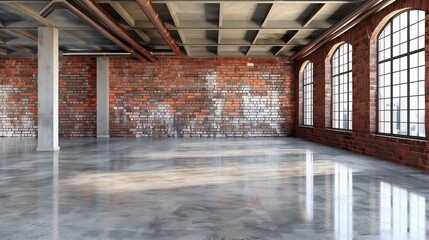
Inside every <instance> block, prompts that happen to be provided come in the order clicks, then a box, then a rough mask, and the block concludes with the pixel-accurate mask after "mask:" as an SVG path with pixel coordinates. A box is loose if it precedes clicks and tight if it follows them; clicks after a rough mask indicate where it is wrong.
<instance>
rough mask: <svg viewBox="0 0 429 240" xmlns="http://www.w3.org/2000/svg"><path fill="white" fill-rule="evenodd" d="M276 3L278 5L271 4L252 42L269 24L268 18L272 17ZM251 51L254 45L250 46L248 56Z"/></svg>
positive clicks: (254, 41) (253, 42)
mask: <svg viewBox="0 0 429 240" xmlns="http://www.w3.org/2000/svg"><path fill="white" fill-rule="evenodd" d="M275 5H276V4H275V3H273V4H271V6H270V9H269V10H268V12H267V15H266V16H265V18H264V21H263V22H262V24H261V29H259V30H258V33H257V34H256V36H255V38H254V39H253V41H252V44H255V43H256V41H257V40H258V38H259V36H260V35H261V32H262V28H264V27H265V25H267V22H268V19H270V13H271V12H272V10H273V9H274V7H275ZM251 51H252V46H250V47H249V49H247V52H246V56H247V55H249V53H250V52H251Z"/></svg>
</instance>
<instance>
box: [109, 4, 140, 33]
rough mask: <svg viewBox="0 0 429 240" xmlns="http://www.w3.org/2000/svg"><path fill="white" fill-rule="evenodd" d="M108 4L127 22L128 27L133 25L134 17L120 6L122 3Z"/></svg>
mask: <svg viewBox="0 0 429 240" xmlns="http://www.w3.org/2000/svg"><path fill="white" fill-rule="evenodd" d="M110 6H112V8H113V9H115V11H116V12H117V13H118V14H119V15H120V16H121V17H122V18H123V19H124V20H125V22H127V23H128V25H129V26H130V27H134V26H135V23H134V19H133V17H131V16H130V14H129V13H128V12H127V11H126V10H125V9H124V7H122V5H121V4H120V3H118V2H111V3H110Z"/></svg>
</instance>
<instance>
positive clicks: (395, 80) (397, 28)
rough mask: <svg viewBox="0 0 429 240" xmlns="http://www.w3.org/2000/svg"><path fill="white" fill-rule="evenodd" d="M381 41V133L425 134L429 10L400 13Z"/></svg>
mask: <svg viewBox="0 0 429 240" xmlns="http://www.w3.org/2000/svg"><path fill="white" fill-rule="evenodd" d="M377 41H378V80H377V87H378V88H377V103H378V105H377V108H378V109H377V122H378V124H377V127H378V132H379V133H383V134H391V135H401V136H409V137H425V12H424V11H421V10H410V11H406V12H402V13H401V14H399V15H397V16H396V17H394V18H393V19H391V20H390V21H389V22H388V23H387V24H386V26H385V27H384V29H383V31H382V32H381V33H380V35H379V36H378V40H377Z"/></svg>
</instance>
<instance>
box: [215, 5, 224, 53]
mask: <svg viewBox="0 0 429 240" xmlns="http://www.w3.org/2000/svg"><path fill="white" fill-rule="evenodd" d="M223 8H224V6H223V3H219V18H218V25H219V28H221V27H222V25H223ZM221 42H222V31H221V30H220V29H219V31H217V44H221ZM216 50H217V55H218V56H219V52H220V47H219V46H218V47H217V49H216Z"/></svg>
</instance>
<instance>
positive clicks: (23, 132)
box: [0, 58, 37, 137]
mask: <svg viewBox="0 0 429 240" xmlns="http://www.w3.org/2000/svg"><path fill="white" fill-rule="evenodd" d="M36 134H37V59H34V58H0V136H23V137H28V136H36Z"/></svg>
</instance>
